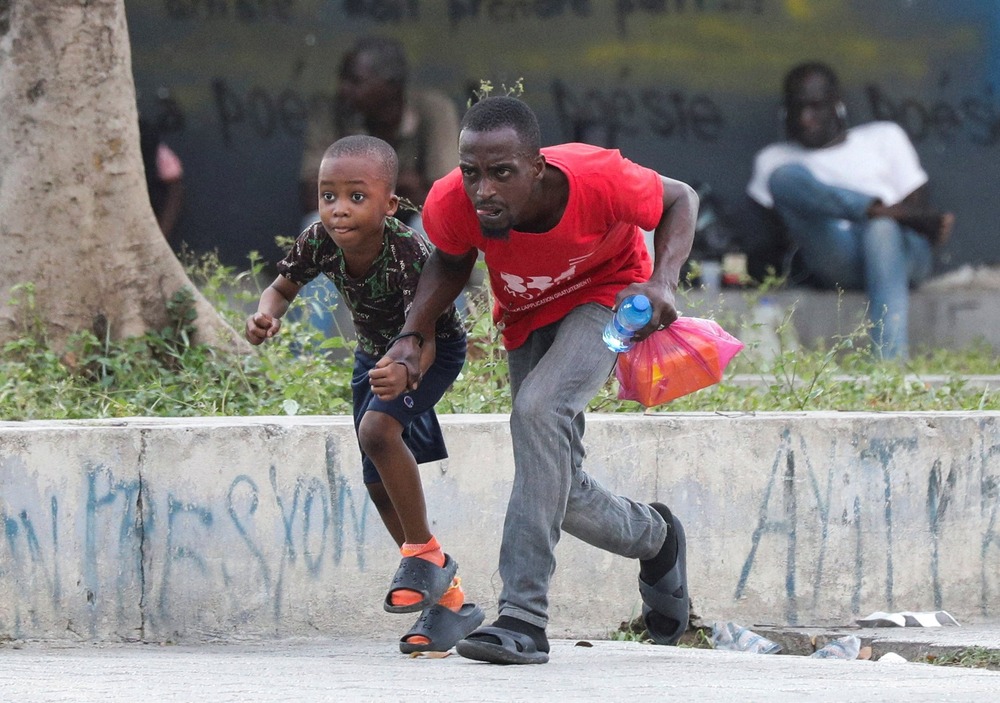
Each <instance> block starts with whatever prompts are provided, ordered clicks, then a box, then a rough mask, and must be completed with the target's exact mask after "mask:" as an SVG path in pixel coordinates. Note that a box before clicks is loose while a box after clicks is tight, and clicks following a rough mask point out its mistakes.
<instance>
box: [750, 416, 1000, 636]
mask: <svg viewBox="0 0 1000 703" xmlns="http://www.w3.org/2000/svg"><path fill="white" fill-rule="evenodd" d="M984 436H985V435H984ZM850 445H851V446H852V447H854V446H860V447H861V450H860V452H859V453H858V455H857V464H856V465H854V466H850V467H844V466H843V465H842V464H841V462H838V461H837V460H835V459H834V456H835V455H836V443H834V446H832V447H831V449H830V459H829V460H828V461H822V462H819V461H817V460H816V459H815V458H814V457H813V454H814V452H811V451H810V450H809V448H808V447H807V446H806V442H805V440H804V439H803V438H802V437H797V438H793V437H792V435H791V433H790V432H788V431H787V430H786V431H785V432H784V434H783V436H782V440H781V442H780V445H779V446H778V448H777V450H776V452H775V456H774V461H773V463H772V465H771V469H770V473H769V478H768V481H767V484H766V485H765V487H764V490H763V492H762V495H761V496H760V503H759V509H758V519H757V525H756V527H755V528H754V530H753V533H752V535H751V537H750V546H749V550H748V552H747V555H746V558H745V560H744V562H743V565H742V568H741V570H740V573H739V578H738V580H737V582H736V587H735V589H734V592H733V598H734V599H735V600H739V599H741V598H743V597H744V596H745V595H746V593H747V591H748V588H749V585H750V582H751V580H752V579H753V576H754V572H755V570H756V569H759V568H761V565H760V563H759V559H758V551H759V550H760V549H761V547H762V545H763V544H764V543H765V541H769V540H772V539H773V540H777V541H778V542H779V543H783V544H784V550H783V551H784V559H783V566H784V616H785V618H786V619H787V621H788V623H790V624H797V623H798V622H799V621H800V614H801V612H802V611H803V610H805V611H807V612H814V611H815V610H816V608H817V604H818V602H819V599H820V597H821V596H822V595H823V594H824V592H825V591H826V590H828V589H827V587H826V586H825V585H824V584H825V583H826V581H827V579H830V578H832V577H834V576H836V575H837V574H838V572H839V571H841V570H842V569H843V568H844V565H845V564H844V560H843V559H840V560H838V562H837V564H836V565H834V566H831V564H830V560H829V552H830V549H831V546H832V543H833V540H834V539H836V540H838V541H839V542H840V544H841V553H844V550H845V549H846V552H847V553H848V554H849V555H850V559H849V561H850V563H851V566H852V567H853V571H852V573H851V581H852V583H851V585H850V609H851V610H850V612H851V613H852V614H854V615H859V614H861V613H860V608H861V604H862V598H863V595H864V589H865V587H866V581H867V582H872V583H878V584H879V586H880V587H881V589H882V592H881V593H869V594H868V596H869V598H874V599H875V600H877V601H879V602H881V603H884V604H885V609H888V610H892V609H894V608H896V607H897V606H900V605H901V604H900V603H898V602H897V598H896V595H895V588H896V584H897V582H899V581H904V582H909V583H913V582H914V581H918V582H919V581H921V580H922V577H926V580H927V582H928V583H929V585H930V588H931V591H932V594H933V604H934V607H935V608H937V609H940V608H943V607H945V606H946V605H947V603H946V599H945V595H944V588H943V586H942V576H943V574H942V558H941V551H940V545H941V541H942V538H943V537H944V536H946V535H947V536H949V537H951V538H952V539H954V538H955V537H956V535H955V533H954V532H951V533H950V534H948V530H949V528H950V527H951V526H950V525H949V522H948V519H949V518H951V517H953V513H954V512H955V510H957V509H958V508H956V507H955V506H954V504H955V502H956V500H957V499H959V498H960V497H961V498H963V499H964V498H965V496H967V494H968V492H969V489H970V487H971V488H973V489H978V491H977V492H978V495H979V501H978V505H977V506H976V507H977V510H976V512H977V515H976V517H975V519H974V520H970V519H969V516H968V515H965V516H960V517H957V518H956V520H957V524H959V525H961V527H960V529H961V530H962V534H961V538H962V540H966V539H972V540H974V542H975V544H976V545H977V552H978V557H979V559H978V561H977V563H975V564H962V567H963V568H971V569H975V570H976V571H977V572H978V582H979V585H980V597H979V602H978V603H977V606H978V608H979V612H980V614H981V615H982V616H988V615H991V614H994V613H995V609H996V606H995V605H994V603H995V602H996V599H997V597H998V596H1000V578H998V576H997V574H998V569H997V566H998V565H1000V524H998V522H997V518H998V517H1000V461H998V460H997V459H998V457H1000V444H991V445H989V446H986V447H984V448H982V450H981V451H980V452H979V453H978V455H976V456H959V457H955V458H954V459H952V460H951V461H950V463H949V465H948V466H946V465H945V464H944V462H942V460H941V459H939V458H938V459H934V460H933V461H932V462H931V465H930V466H929V467H927V468H926V476H927V478H926V483H924V484H921V485H919V486H914V490H919V491H926V492H925V493H924V494H923V498H924V500H923V502H922V509H923V511H924V512H922V514H920V515H914V514H913V513H912V511H908V512H907V513H906V514H905V515H904V516H903V517H900V516H899V515H898V514H897V513H898V511H897V510H895V508H894V506H895V505H896V504H897V502H899V500H900V498H901V497H903V496H900V495H897V494H899V493H900V492H901V486H900V483H902V482H903V481H905V480H906V479H904V478H903V477H904V476H905V475H906V473H907V471H908V470H911V469H912V466H913V460H914V457H915V456H918V450H919V449H920V447H919V446H918V443H917V440H916V439H915V438H913V437H894V438H878V437H875V438H862V437H859V436H854V437H852V438H851V440H850ZM845 472H846V473H849V474H850V475H851V476H852V477H853V478H852V479H851V480H850V481H848V480H847V479H844V478H842V476H841V474H845ZM915 473H916V474H917V475H918V476H919V475H921V473H922V472H919V471H917V472H915ZM960 479H961V480H960ZM837 480H840V481H842V482H843V485H839V486H838V485H836V484H835V481H837ZM905 498H906V499H910V498H912V496H905ZM804 503H808V506H809V507H808V508H804V506H803V504H804ZM900 524H901V525H902V526H903V527H904V529H905V530H906V531H907V532H908V533H910V534H912V533H913V532H917V533H918V534H921V535H926V537H927V545H926V551H927V559H926V562H925V563H922V565H921V574H916V575H914V574H907V575H906V576H905V577H900V576H899V575H898V574H897V564H896V557H897V552H898V549H899V546H898V544H897V543H898V542H899V543H906V544H910V545H912V542H910V541H909V538H907V539H905V540H900V539H898V538H897V537H896V536H895V532H896V530H897V529H898V527H899V525H900ZM973 525H976V528H975V530H974V532H972V533H971V534H970V532H969V530H970V528H972V526H973ZM806 534H809V535H811V536H813V537H814V538H815V537H817V536H818V538H816V539H812V540H810V541H809V543H808V544H806V543H805V541H804V540H802V539H800V538H801V537H802V536H803V535H806ZM834 535H836V537H834ZM845 538H846V540H845ZM845 544H846V545H847V546H846V547H845V546H844V545H845ZM803 573H805V574H808V576H809V580H810V582H809V584H808V588H807V589H803V588H802V584H800V582H799V579H800V576H801V575H802V574H803ZM950 575H951V576H954V574H950ZM868 587H869V589H871V585H869V586H868ZM803 590H806V591H808V592H809V593H811V596H812V598H811V602H807V603H802V601H801V593H802V591H803ZM903 609H910V608H908V607H905V606H904V607H903Z"/></svg>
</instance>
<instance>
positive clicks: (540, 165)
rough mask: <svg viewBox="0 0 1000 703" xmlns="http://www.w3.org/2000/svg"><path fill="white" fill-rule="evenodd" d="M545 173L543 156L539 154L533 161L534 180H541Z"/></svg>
mask: <svg viewBox="0 0 1000 703" xmlns="http://www.w3.org/2000/svg"><path fill="white" fill-rule="evenodd" d="M544 173H545V155H544V154H539V155H538V158H537V159H536V160H535V180H539V181H540V180H542V176H543V175H544Z"/></svg>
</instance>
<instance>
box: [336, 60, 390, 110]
mask: <svg viewBox="0 0 1000 703" xmlns="http://www.w3.org/2000/svg"><path fill="white" fill-rule="evenodd" d="M375 61H376V59H375V57H374V56H373V55H372V54H370V53H368V54H366V53H360V54H355V55H354V56H352V57H350V58H348V59H347V60H346V61H345V62H344V65H343V67H342V68H341V71H340V84H339V85H338V86H337V95H338V98H339V99H340V100H343V101H344V102H345V103H346V104H347V105H348V106H349V107H350V108H351V109H352V110H353V111H355V112H360V113H361V114H363V115H371V114H374V113H376V112H378V110H379V108H380V106H381V105H382V104H384V103H385V102H386V101H387V100H392V99H393V97H392V90H391V86H390V84H389V81H387V80H386V79H385V78H382V77H381V76H379V75H378V72H377V71H376V66H375Z"/></svg>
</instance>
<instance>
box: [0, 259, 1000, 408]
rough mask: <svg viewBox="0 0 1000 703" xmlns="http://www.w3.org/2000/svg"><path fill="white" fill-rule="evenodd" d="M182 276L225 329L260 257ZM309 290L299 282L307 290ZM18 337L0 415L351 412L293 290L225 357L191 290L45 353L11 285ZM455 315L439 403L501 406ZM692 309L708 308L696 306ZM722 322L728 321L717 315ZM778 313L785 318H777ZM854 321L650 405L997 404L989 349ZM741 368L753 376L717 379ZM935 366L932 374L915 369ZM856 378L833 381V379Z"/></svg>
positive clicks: (9, 350) (485, 333) (309, 299)
mask: <svg viewBox="0 0 1000 703" xmlns="http://www.w3.org/2000/svg"><path fill="white" fill-rule="evenodd" d="M184 261H185V266H186V268H187V270H188V272H189V275H190V276H191V279H192V281H193V282H194V283H195V284H196V285H197V286H198V288H199V290H200V291H201V292H202V293H203V294H204V295H205V296H206V297H207V298H208V299H209V300H210V301H211V302H212V303H213V304H214V305H215V307H216V309H217V310H219V312H220V313H221V314H222V315H223V317H224V318H225V319H227V320H228V321H229V322H230V323H231V324H232V325H233V326H234V327H235V328H236V329H237V330H242V329H243V325H244V320H245V317H246V314H247V312H246V311H247V310H250V309H255V307H256V301H257V298H258V296H259V294H260V290H261V286H262V285H264V283H262V282H263V281H267V280H269V277H266V276H265V275H264V269H265V266H264V263H263V262H262V261H261V260H260V258H259V257H258V256H256V255H252V256H251V259H250V265H249V267H248V268H247V270H245V271H237V270H236V269H234V268H232V267H227V266H223V265H221V264H220V263H219V262H218V260H217V259H216V257H214V256H210V255H209V256H197V257H195V256H186V257H185V258H184ZM306 291H308V288H307V289H306ZM11 295H12V297H13V301H14V302H15V304H16V305H17V308H18V310H19V314H18V320H19V322H20V325H21V330H20V331H21V336H20V337H19V338H18V339H16V340H14V341H12V342H8V343H7V344H5V345H4V346H3V347H2V348H0V418H2V419H5V420H30V419H79V418H113V417H129V416H166V417H191V416H220V415H281V414H349V413H350V412H351V392H350V378H351V366H352V362H351V355H350V350H351V349H352V348H353V343H351V342H348V341H345V340H344V339H342V338H339V337H337V338H331V339H326V338H324V337H323V336H322V335H321V334H319V333H318V332H317V331H316V330H315V329H314V328H312V327H311V326H310V325H309V324H308V323H307V322H306V321H305V320H306V318H307V317H308V314H307V313H308V311H309V306H324V305H327V304H328V302H327V301H323V300H319V299H317V298H316V297H315V296H311V295H303V296H300V299H298V300H296V302H295V304H294V305H293V308H292V310H290V311H289V314H288V315H287V316H286V318H285V321H284V326H283V331H282V334H280V335H278V337H276V338H275V339H273V340H271V341H269V342H268V343H267V344H265V345H263V346H262V347H259V348H257V349H255V350H254V351H253V352H252V353H249V354H246V355H240V356H232V355H225V354H222V353H219V352H217V351H215V350H213V349H211V348H209V347H206V346H201V345H195V344H192V343H191V341H190V335H191V332H192V330H193V327H192V324H193V322H194V318H193V315H194V312H193V309H192V307H191V300H190V295H189V294H188V295H184V294H183V293H182V294H179V295H178V296H176V297H175V299H174V300H172V301H171V303H170V317H171V322H170V324H169V325H168V326H167V327H165V328H164V329H162V330H157V331H154V332H150V333H148V334H146V335H145V336H143V337H138V338H132V339H127V340H121V341H113V340H111V339H109V338H108V337H107V335H106V334H102V332H101V330H96V331H86V332H80V333H78V334H77V335H76V336H75V337H74V338H73V339H72V340H71V341H70V343H69V345H68V347H67V348H66V349H65V350H62V351H60V352H59V353H57V352H55V351H53V349H52V347H51V346H50V345H49V343H48V340H47V338H46V335H45V328H44V325H43V324H42V323H41V321H40V320H39V319H38V315H37V314H36V312H35V307H34V289H33V287H32V286H30V285H21V286H17V287H15V288H14V289H13V290H12V293H11ZM474 302H475V303H476V306H475V307H476V310H477V311H478V312H476V313H474V314H472V315H471V316H470V317H469V319H468V320H467V324H468V327H469V334H470V338H469V341H470V344H469V347H470V352H469V360H468V363H467V365H466V368H465V369H464V371H463V373H462V374H461V376H460V377H459V379H458V380H457V382H456V383H455V385H454V386H453V388H452V389H451V390H450V391H449V392H448V393H447V394H446V395H445V397H444V399H443V400H442V401H441V403H440V404H439V406H438V409H439V410H440V411H441V412H444V413H484V412H497V413H505V412H508V411H509V409H510V390H509V385H508V382H507V367H506V359H505V355H504V353H503V351H502V350H501V347H500V341H499V334H498V332H497V330H496V328H495V327H494V326H493V325H492V323H491V321H490V319H489V308H490V301H489V300H488V298H484V299H480V300H476V301H474ZM695 314H697V313H695ZM701 316H706V317H708V316H712V314H711V311H706V312H705V313H703V314H702V315H701ZM719 321H720V322H721V323H722V324H723V326H724V327H725V328H726V329H729V330H731V331H735V330H736V329H737V324H738V321H736V320H726V319H724V316H722V315H721V314H720V315H719ZM786 324H788V325H790V324H791V321H790V320H786ZM866 338H867V335H866V331H865V330H864V329H858V330H856V331H855V332H854V333H852V334H850V335H847V336H844V337H842V338H838V339H834V340H830V344H829V346H828V347H827V348H824V349H818V350H811V351H791V350H786V351H784V352H782V353H780V354H779V355H778V356H777V357H776V358H774V359H765V358H763V357H762V355H761V354H760V353H759V352H758V350H756V349H754V348H753V347H752V346H751V347H750V348H747V349H745V350H744V351H743V352H742V353H741V354H740V355H738V356H737V357H736V359H735V360H734V362H733V363H732V364H731V365H730V367H729V369H728V370H727V374H726V379H724V380H723V381H722V382H721V383H719V384H717V385H715V386H711V387H709V388H706V389H703V390H701V391H698V392H696V393H693V394H691V395H688V396H685V397H682V398H679V399H677V400H675V401H673V402H671V403H669V404H668V405H665V406H661V407H660V408H657V410H662V411H680V412H693V411H709V412H720V413H726V412H753V411H774V410H796V411H798V410H896V411H899V410H911V411H912V410H932V411H949V410H996V409H998V408H1000V396H998V394H997V392H996V391H994V390H993V389H986V390H984V389H982V388H975V387H970V386H969V384H968V383H967V382H966V381H963V380H962V376H963V375H966V374H991V373H994V372H995V358H996V355H995V353H994V352H993V350H992V349H990V348H989V347H987V346H985V345H982V346H972V347H970V348H968V349H963V350H961V351H957V352H956V351H943V350H934V351H927V352H924V353H920V354H918V355H916V356H915V357H914V358H913V359H911V360H910V361H909V362H908V363H906V364H905V365H903V364H894V363H885V362H879V361H876V360H874V359H873V358H872V357H871V356H870V355H869V354H868V353H867V352H866V351H865V349H864V344H865V340H866ZM734 374H749V375H750V376H752V377H755V378H759V379H761V380H760V382H759V383H756V384H754V385H751V386H744V385H737V384H735V383H732V382H730V381H729V380H727V379H731V378H732V377H733V375H734ZM929 375H944V376H946V377H948V379H949V381H948V382H946V383H944V384H928V383H924V382H923V381H922V380H921V378H922V377H926V376H929ZM845 376H847V377H851V378H852V379H854V380H846V381H845V380H843V377H845ZM617 391H618V389H617V385H616V383H615V381H614V379H613V378H612V379H610V380H609V382H608V384H607V385H606V386H605V387H604V389H603V390H602V392H601V393H600V394H599V395H598V397H597V398H595V399H594V401H593V403H592V404H591V410H594V411H602V412H641V411H643V410H644V408H643V407H642V406H641V405H639V404H638V403H635V402H633V401H624V400H618V399H617Z"/></svg>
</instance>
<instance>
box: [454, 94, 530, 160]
mask: <svg viewBox="0 0 1000 703" xmlns="http://www.w3.org/2000/svg"><path fill="white" fill-rule="evenodd" d="M505 127H510V128H511V129H513V130H514V131H515V132H516V133H517V136H518V137H519V138H520V140H521V144H522V145H523V146H524V147H525V148H526V149H528V150H530V151H531V153H533V154H534V153H536V152H537V151H538V149H539V148H540V147H541V144H542V136H541V129H540V128H539V126H538V118H537V117H536V116H535V113H534V112H533V111H532V109H531V108H530V107H528V105H527V103H525V102H524V101H522V100H518V99H517V98H512V97H510V96H506V95H496V96H493V97H489V98H483V99H482V100H480V101H479V102H477V103H476V104H475V105H473V106H472V107H470V108H469V111H468V112H466V113H465V117H463V118H462V129H463V130H465V129H467V130H469V131H472V132H492V131H495V130H498V129H504V128H505Z"/></svg>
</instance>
